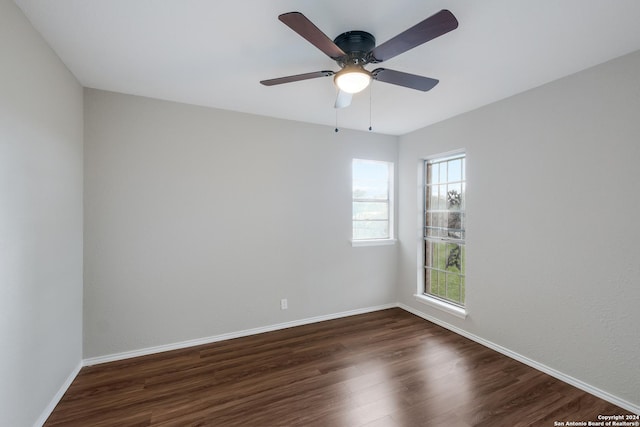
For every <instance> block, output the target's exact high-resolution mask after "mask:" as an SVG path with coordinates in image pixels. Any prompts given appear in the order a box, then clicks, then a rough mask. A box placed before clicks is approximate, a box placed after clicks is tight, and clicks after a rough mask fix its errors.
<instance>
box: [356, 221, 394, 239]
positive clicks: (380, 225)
mask: <svg viewBox="0 0 640 427" xmlns="http://www.w3.org/2000/svg"><path fill="white" fill-rule="evenodd" d="M388 237H389V222H388V221H353V238H354V239H360V240H366V239H387V238H388Z"/></svg>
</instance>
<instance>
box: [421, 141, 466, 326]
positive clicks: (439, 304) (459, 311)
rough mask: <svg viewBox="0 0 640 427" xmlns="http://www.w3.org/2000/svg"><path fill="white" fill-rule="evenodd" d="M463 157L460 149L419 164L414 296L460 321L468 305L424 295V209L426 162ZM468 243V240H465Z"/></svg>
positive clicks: (425, 159)
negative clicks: (418, 211) (418, 229)
mask: <svg viewBox="0 0 640 427" xmlns="http://www.w3.org/2000/svg"><path fill="white" fill-rule="evenodd" d="M460 155H463V156H465V158H466V150H465V149H458V150H453V151H449V152H446V153H442V154H438V155H434V156H429V157H426V158H423V159H422V160H421V161H420V163H419V167H418V172H419V174H418V180H419V182H420V183H421V184H420V187H421V188H420V190H419V193H418V194H419V195H418V197H419V199H418V200H422V203H421V206H422V208H421V214H420V217H421V220H420V244H419V248H418V260H419V261H418V283H417V285H418V286H417V289H416V293H415V294H414V295H413V297H414V298H415V299H416V300H417V301H418V302H421V303H422V304H425V305H428V306H431V307H433V308H436V309H438V310H441V311H444V312H445V313H449V314H451V315H453V316H456V317H458V318H460V319H466V318H467V314H468V313H467V307H466V304H465V306H464V307H460V306H457V305H455V304H453V303H450V302H447V301H444V300H441V299H439V298H436V297H433V296H431V295H429V294H427V293H424V286H425V285H424V283H425V277H424V274H425V271H424V270H425V268H424V261H422V260H424V231H423V230H424V225H425V224H424V208H425V203H424V175H425V173H426V171H425V170H424V167H425V164H426V162H429V161H432V160H442V159H448V158H452V157H456V156H460ZM465 242H466V239H465Z"/></svg>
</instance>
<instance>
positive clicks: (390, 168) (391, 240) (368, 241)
mask: <svg viewBox="0 0 640 427" xmlns="http://www.w3.org/2000/svg"><path fill="white" fill-rule="evenodd" d="M356 162H367V163H377V164H384V165H386V166H387V197H386V199H366V198H356V197H355V196H354V191H353V189H354V183H355V178H356V177H355V176H354V169H355V168H354V165H355V163H356ZM394 189H395V164H394V162H391V161H388V160H374V159H364V158H359V157H354V158H352V159H351V239H350V242H351V246H353V247H361V246H384V245H393V244H395V242H396V238H395V221H394V216H395V200H394V192H395V191H394ZM366 202H375V203H385V204H386V205H387V219H386V220H376V221H385V222H387V223H388V224H387V228H388V235H387V236H386V237H381V238H356V237H355V236H354V231H355V227H354V224H355V223H356V222H357V221H364V220H356V219H355V212H354V203H366Z"/></svg>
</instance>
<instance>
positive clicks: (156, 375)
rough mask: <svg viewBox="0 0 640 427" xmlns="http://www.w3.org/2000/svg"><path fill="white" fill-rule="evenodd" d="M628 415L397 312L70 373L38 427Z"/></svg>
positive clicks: (545, 421) (259, 426) (382, 423)
mask: <svg viewBox="0 0 640 427" xmlns="http://www.w3.org/2000/svg"><path fill="white" fill-rule="evenodd" d="M598 414H606V415H614V414H630V413H629V412H627V411H625V410H623V409H620V408H618V407H617V406H614V405H612V404H610V403H608V402H605V401H603V400H601V399H598V398H596V397H594V396H592V395H590V394H587V393H585V392H583V391H580V390H579V389H576V388H574V387H572V386H570V385H568V384H565V383H563V382H561V381H558V380H556V379H554V378H552V377H550V376H548V375H546V374H544V373H541V372H539V371H536V370H534V369H532V368H530V367H528V366H526V365H523V364H521V363H519V362H517V361H515V360H512V359H510V358H508V357H505V356H503V355H501V354H499V353H497V352H495V351H493V350H490V349H488V348H486V347H483V346H481V345H479V344H476V343H474V342H473V341H470V340H468V339H466V338H463V337H461V336H459V335H456V334H454V333H452V332H450V331H448V330H446V329H443V328H441V327H439V326H437V325H434V324H432V323H430V322H427V321H425V320H423V319H421V318H418V317H416V316H414V315H412V314H410V313H407V312H406V311H404V310H401V309H390V310H384V311H379V312H374V313H369V314H363V315H359V316H352V317H348V318H343V319H338V320H331V321H326V322H321V323H316V324H312V325H306V326H300V327H296V328H290V329H285V330H280V331H275V332H270V333H265V334H260V335H254V336H251V337H246V338H238V339H234V340H229V341H224V342H219V343H214V344H209V345H203V346H198V347H192V348H189V349H185V350H177V351H171V352H166V353H161V354H155V355H151V356H145V357H139V358H135V359H129V360H124V361H119V362H112V363H107V364H102V365H96V366H91V367H85V368H83V369H82V370H81V372H80V374H79V375H78V376H77V378H76V379H75V381H74V382H73V384H72V385H71V387H70V388H69V390H68V391H67V393H66V394H65V395H64V397H63V398H62V400H61V401H60V403H59V405H58V406H57V408H56V409H55V410H54V412H53V413H52V414H51V416H50V417H49V419H48V421H47V423H46V424H45V425H46V426H50V427H53V426H83V427H87V426H91V427H99V426H118V427H123V426H256V427H267V426H328V427H333V426H348V427H355V426H367V427H387V426H411V427H413V426H436V427H437V426H451V427H455V426H554V422H555V421H560V422H566V421H585V422H587V421H596V420H597V416H598Z"/></svg>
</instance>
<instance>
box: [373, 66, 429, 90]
mask: <svg viewBox="0 0 640 427" xmlns="http://www.w3.org/2000/svg"><path fill="white" fill-rule="evenodd" d="M371 75H372V76H373V79H374V80H378V81H380V82H385V83H391V84H393V85H398V86H404V87H408V88H409V89H416V90H421V91H423V92H426V91H428V90H431V89H432V88H433V87H434V86H435V85H437V84H438V82H439V80H436V79H432V78H429V77H423V76H417V75H415V74H409V73H403V72H402V71H395V70H388V69H386V68H377V69H375V70H373V71H372V72H371Z"/></svg>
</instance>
